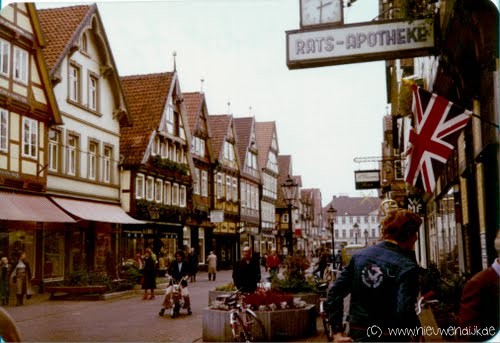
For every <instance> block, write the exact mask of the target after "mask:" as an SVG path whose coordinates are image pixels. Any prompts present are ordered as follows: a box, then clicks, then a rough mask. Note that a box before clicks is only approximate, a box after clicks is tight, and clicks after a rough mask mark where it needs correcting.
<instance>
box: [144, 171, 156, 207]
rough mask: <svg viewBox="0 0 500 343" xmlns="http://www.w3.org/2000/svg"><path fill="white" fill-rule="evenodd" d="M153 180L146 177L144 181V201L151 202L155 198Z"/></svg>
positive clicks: (150, 177)
mask: <svg viewBox="0 0 500 343" xmlns="http://www.w3.org/2000/svg"><path fill="white" fill-rule="evenodd" d="M154 185H155V178H154V177H152V176H148V177H147V179H146V200H148V201H153V200H154V196H155V187H154Z"/></svg>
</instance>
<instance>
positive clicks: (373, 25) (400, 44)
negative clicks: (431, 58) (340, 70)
mask: <svg viewBox="0 0 500 343" xmlns="http://www.w3.org/2000/svg"><path fill="white" fill-rule="evenodd" d="M436 22H437V21H436V20H435V18H426V19H418V20H413V21H411V22H408V21H395V20H390V21H376V22H367V23H356V24H348V25H342V26H335V27H333V26H332V27H327V28H321V29H308V30H292V31H287V32H286V41H287V42H286V43H287V66H288V68H289V69H299V68H311V67H321V66H327V65H339V64H347V63H360V62H368V61H377V60H392V59H399V58H408V57H415V56H426V55H432V54H434V53H435V47H436V35H435V31H436V30H435V25H436Z"/></svg>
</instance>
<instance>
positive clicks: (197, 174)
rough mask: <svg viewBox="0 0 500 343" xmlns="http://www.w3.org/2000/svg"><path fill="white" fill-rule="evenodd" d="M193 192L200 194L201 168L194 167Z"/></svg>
mask: <svg viewBox="0 0 500 343" xmlns="http://www.w3.org/2000/svg"><path fill="white" fill-rule="evenodd" d="M193 194H195V195H200V169H199V168H194V175H193Z"/></svg>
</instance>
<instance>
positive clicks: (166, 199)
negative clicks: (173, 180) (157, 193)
mask: <svg viewBox="0 0 500 343" xmlns="http://www.w3.org/2000/svg"><path fill="white" fill-rule="evenodd" d="M171 200H172V187H171V186H170V182H165V184H164V185H163V203H164V204H165V205H170V204H171Z"/></svg>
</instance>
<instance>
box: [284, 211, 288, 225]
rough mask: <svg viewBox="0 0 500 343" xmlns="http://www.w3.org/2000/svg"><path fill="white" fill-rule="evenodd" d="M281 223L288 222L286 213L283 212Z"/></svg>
mask: <svg viewBox="0 0 500 343" xmlns="http://www.w3.org/2000/svg"><path fill="white" fill-rule="evenodd" d="M283 223H288V213H283Z"/></svg>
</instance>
